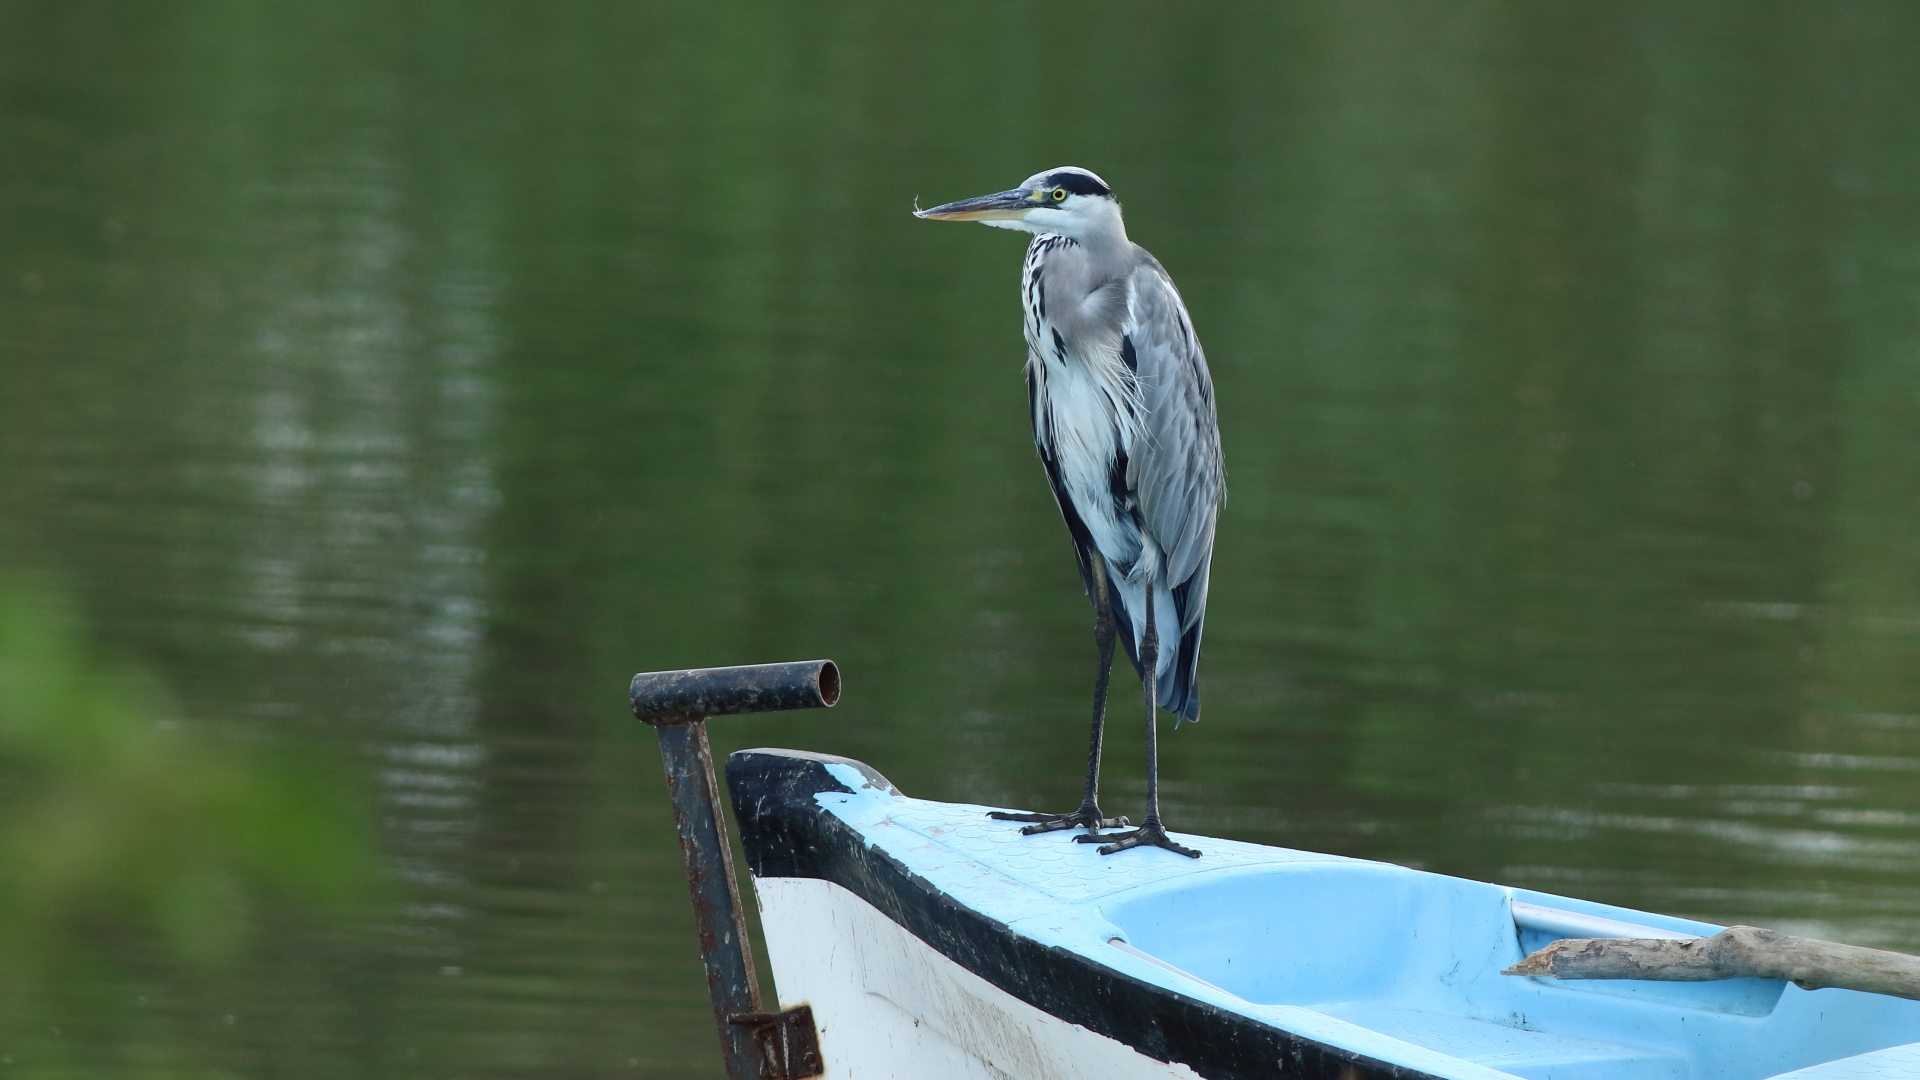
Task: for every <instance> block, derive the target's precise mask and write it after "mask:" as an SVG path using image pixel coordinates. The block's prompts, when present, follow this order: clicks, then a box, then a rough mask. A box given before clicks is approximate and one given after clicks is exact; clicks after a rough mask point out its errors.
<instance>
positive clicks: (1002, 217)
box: [913, 188, 1035, 221]
mask: <svg viewBox="0 0 1920 1080" xmlns="http://www.w3.org/2000/svg"><path fill="white" fill-rule="evenodd" d="M1034 205H1035V204H1034V196H1033V194H1032V193H1031V192H1029V191H1027V190H1026V189H1025V188H1014V189H1013V190H1012V191H1002V192H999V193H997V194H993V195H981V196H978V197H977V198H972V199H961V200H960V201H959V202H950V203H946V204H944V205H941V206H936V207H934V208H933V209H931V210H915V211H914V212H913V216H914V217H917V218H927V219H928V220H931V221H1018V220H1020V219H1021V218H1023V217H1026V216H1027V214H1028V212H1029V211H1031V210H1032V209H1033V208H1034Z"/></svg>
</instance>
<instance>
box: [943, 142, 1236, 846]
mask: <svg viewBox="0 0 1920 1080" xmlns="http://www.w3.org/2000/svg"><path fill="white" fill-rule="evenodd" d="M914 213H915V214H916V215H917V216H919V217H922V218H930V219H933V220H936V221H977V222H980V223H981V224H982V225H990V226H993V227H995V228H1001V229H1016V230H1019V231H1021V232H1027V233H1032V234H1034V237H1033V240H1032V241H1031V242H1030V243H1029V244H1028V245H1027V258H1026V263H1025V265H1024V266H1023V267H1022V268H1021V271H1020V300H1021V306H1022V307H1023V308H1024V309H1025V312H1026V338H1027V365H1026V377H1027V399H1028V406H1029V410H1030V413H1031V419H1032V422H1033V443H1034V447H1035V449H1036V450H1038V452H1039V455H1040V462H1041V464H1042V465H1044V466H1045V468H1046V473H1047V481H1048V483H1049V484H1051V485H1052V487H1053V497H1054V501H1055V502H1056V503H1058V504H1059V507H1060V516H1061V517H1062V518H1064V519H1066V525H1067V531H1068V533H1069V534H1071V535H1072V538H1073V547H1074V554H1075V555H1076V557H1077V559H1078V561H1079V564H1080V580H1081V584H1082V585H1083V586H1084V587H1085V588H1086V591H1087V596H1088V598H1089V599H1091V600H1092V601H1093V610H1094V623H1093V625H1094V631H1093V633H1094V642H1095V644H1096V646H1097V647H1098V649H1099V653H1100V667H1099V673H1098V675H1097V676H1096V677H1095V681H1094V691H1093V735H1092V745H1091V747H1090V748H1089V749H1088V751H1087V786H1086V795H1085V798H1083V799H1082V801H1081V804H1080V808H1079V809H1077V810H1074V811H1071V812H1069V813H1065V814H1003V813H996V814H995V815H994V816H995V817H998V818H1002V819H1006V820H1014V821H1028V822H1032V824H1030V825H1028V826H1027V827H1026V828H1025V829H1024V830H1022V831H1023V832H1027V833H1036V832H1050V831H1053V830H1056V829H1072V828H1084V829H1086V830H1087V831H1086V832H1085V833H1084V834H1082V835H1080V836H1078V837H1075V839H1076V840H1080V841H1085V842H1104V846H1102V847H1101V848H1100V852H1101V854H1112V853H1113V852H1116V851H1122V850H1125V849H1127V848H1131V847H1141V846H1155V847H1163V848H1166V849H1168V850H1170V851H1176V852H1179V853H1180V854H1182V855H1187V856H1191V857H1193V858H1198V857H1199V856H1200V853H1199V852H1198V851H1195V850H1193V849H1192V848H1188V847H1183V846H1181V845H1180V844H1177V843H1175V842H1174V841H1173V840H1172V839H1170V838H1169V837H1168V836H1167V832H1166V829H1165V827H1164V826H1163V825H1162V824H1161V821H1160V782H1159V767H1160V760H1159V744H1158V738H1157V735H1158V732H1157V728H1156V721H1157V719H1158V715H1159V714H1158V709H1159V708H1165V709H1167V710H1168V711H1170V712H1172V713H1173V714H1174V717H1175V718H1174V726H1175V727H1176V728H1177V727H1179V725H1180V722H1181V721H1182V720H1198V719H1199V718H1200V683H1199V671H1198V669H1199V664H1200V630H1201V625H1202V623H1203V621H1204V619H1205V616H1206V611H1207V573H1208V569H1209V566H1210V564H1211V563H1212V560H1213V530H1214V521H1215V518H1216V517H1217V515H1218V512H1219V507H1220V501H1221V499H1222V498H1223V497H1224V495H1225V492H1226V479H1225V471H1224V468H1223V466H1222V463H1221V456H1220V428H1219V422H1218V420H1217V418H1216V415H1215V410H1214V402H1213V379H1212V376H1211V375H1209V374H1208V372H1207V360H1206V357H1205V355H1204V354H1202V353H1201V351H1200V341H1199V339H1198V338H1197V337H1195V336H1194V332H1193V320H1192V319H1190V318H1189V317H1188V315H1187V308H1186V305H1185V304H1183V303H1182V302H1181V300H1180V292H1179V290H1178V289H1176V288H1174V285H1173V279H1172V278H1170V277H1168V276H1167V272H1166V270H1165V269H1163V268H1162V267H1161V266H1160V263H1159V261H1158V260H1156V259H1155V258H1154V257H1153V256H1152V255H1150V254H1148V253H1147V250H1146V249H1145V248H1143V247H1141V246H1140V245H1138V244H1135V243H1134V242H1132V241H1131V240H1129V239H1127V230H1126V225H1125V224H1124V223H1123V222H1122V220H1121V216H1120V203H1119V202H1118V201H1117V200H1115V199H1114V197H1113V192H1112V190H1111V189H1109V188H1108V187H1107V185H1106V183H1105V182H1104V181H1102V180H1101V179H1100V178H1099V177H1098V176H1095V175H1094V174H1093V173H1091V172H1088V171H1087V170H1085V169H1079V168H1073V167H1063V168H1058V169H1048V170H1047V171H1045V172H1040V173H1035V174H1034V175H1032V176H1030V177H1028V178H1027V179H1026V181H1025V182H1023V183H1022V184H1021V185H1020V186H1019V187H1017V188H1013V189H1012V190H1009V191H1002V192H999V193H997V194H993V195H982V196H979V197H978V198H972V199H962V200H960V201H959V202H951V203H947V204H945V205H943V206H936V207H934V208H932V209H931V210H919V209H916V210H915V211H914ZM1163 621H1165V622H1168V623H1169V624H1170V625H1169V632H1168V633H1167V634H1166V635H1165V637H1164V639H1163V637H1162V635H1161V633H1160V624H1161V622H1163ZM1116 636H1117V637H1119V638H1120V640H1121V641H1123V642H1124V643H1125V644H1126V647H1127V656H1128V658H1129V659H1131V660H1132V661H1133V665H1134V669H1135V670H1136V671H1138V672H1139V674H1140V681H1141V687H1142V689H1143V690H1144V691H1145V693H1146V705H1147V813H1146V819H1145V820H1144V821H1142V822H1141V823H1140V827H1139V828H1137V829H1133V830H1130V831H1127V832H1114V833H1103V832H1101V830H1102V829H1106V828H1112V827H1116V826H1122V825H1126V824H1127V820H1126V819H1125V818H1105V817H1103V816H1102V814H1101V810H1100V800H1099V789H1100V747H1101V730H1102V727H1103V725H1104V721H1105V718H1106V705H1107V683H1108V679H1109V677H1110V675H1111V673H1112V670H1113V643H1114V639H1115V637H1116Z"/></svg>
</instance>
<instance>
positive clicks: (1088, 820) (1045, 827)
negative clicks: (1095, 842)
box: [987, 804, 1127, 836]
mask: <svg viewBox="0 0 1920 1080" xmlns="http://www.w3.org/2000/svg"><path fill="white" fill-rule="evenodd" d="M987 816H988V817H990V818H992V819H994V820H995V821H1031V822H1033V824H1031V825H1029V826H1027V827H1026V828H1024V829H1021V830H1020V834H1021V835H1022V836H1032V835H1034V834H1036V833H1049V832H1059V831H1060V830H1062V829H1089V830H1097V829H1118V828H1122V827H1124V826H1125V825H1126V824H1127V819H1126V818H1123V817H1101V816H1100V808H1099V807H1098V806H1087V805H1084V804H1083V805H1082V806H1081V807H1080V809H1078V810H1075V811H1074V812H1072V813H1070V814H1016V813H1010V812H1008V811H1005V810H995V811H993V812H991V813H989V814H988V815H987Z"/></svg>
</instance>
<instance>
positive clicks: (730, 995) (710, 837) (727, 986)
mask: <svg viewBox="0 0 1920 1080" xmlns="http://www.w3.org/2000/svg"><path fill="white" fill-rule="evenodd" d="M629 695H630V698H631V700H632V702H633V714H634V715H635V716H636V717H638V718H640V719H641V720H643V721H645V722H646V723H648V724H651V725H653V729H654V731H655V733H656V734H658V735H659V736H660V759H661V763H662V764H663V765H664V766H665V767H666V772H667V792H668V795H669V796H670V797H671V799H672V801H673V822H674V826H675V828H676V829H677V830H678V831H679V833H680V854H681V856H682V857H683V858H684V859H685V860H686V864H687V890H688V892H689V893H691V894H692V897H693V916H694V922H695V924H696V925H697V926H698V928H699V931H700V955H701V958H702V960H704V961H705V963H706V968H707V990H708V993H709V995H710V996H711V997H712V999H713V1016H714V1023H715V1025H716V1026H717V1027H718V1028H719V1032H720V1048H721V1053H722V1055H723V1056H724V1057H725V1059H726V1066H727V1077H728V1080H797V1078H800V1077H807V1076H817V1075H819V1072H820V1067H819V1066H820V1062H819V1049H818V1043H817V1041H815V1039H814V1031H813V1019H812V1014H811V1013H810V1012H809V1013H807V1014H806V1015H805V1016H804V1018H803V1017H801V1016H800V1015H798V1010H793V1012H794V1014H795V1015H792V1016H789V1015H788V1014H785V1013H773V1014H769V1013H767V1012H766V1011H765V1010H763V1009H762V1008H761V998H760V980H759V976H758V975H757V974H756V973H755V972H754V968H753V948H752V946H751V944H750V943H749V942H748V940H747V919H746V911H745V909H744V908H743V907H742V905H741V903H740V887H739V884H738V883H737V881H736V880H735V878H734V874H733V850H732V847H731V846H730V845H729V843H728V840H727V824H726V823H727V819H726V814H725V811H724V810H723V809H722V806H721V802H720V799H721V795H720V785H719V784H718V782H717V781H716V779H715V776H714V769H713V748H712V746H711V745H710V744H709V743H708V741H707V724H706V720H707V718H708V717H710V716H727V715H735V714H740V713H755V712H776V711H782V710H787V709H818V708H827V707H831V706H832V705H833V704H834V702H836V701H838V700H840V669H839V668H838V667H836V666H834V663H833V661H831V660H805V661H801V662H799V663H792V664H754V665H749V666H745V667H725V668H695V669H693V670H690V671H648V672H641V673H640V674H638V675H635V676H634V677H633V683H632V685H631V686H630V687H629ZM801 1026H804V1028H805V1031H804V1032H799V1031H798V1030H797V1029H798V1028H799V1027H801Z"/></svg>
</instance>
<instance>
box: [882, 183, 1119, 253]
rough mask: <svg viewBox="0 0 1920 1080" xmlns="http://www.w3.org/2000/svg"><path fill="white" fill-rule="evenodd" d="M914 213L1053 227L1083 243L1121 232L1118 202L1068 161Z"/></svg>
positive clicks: (1025, 228)
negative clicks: (1007, 185) (1013, 183)
mask: <svg viewBox="0 0 1920 1080" xmlns="http://www.w3.org/2000/svg"><path fill="white" fill-rule="evenodd" d="M913 216H915V217H919V218H928V219H931V220H933V221H977V222H979V223H980V224H982V225H991V226H993V227H995V228H998V229H1018V230H1020V231H1021V232H1030V233H1058V234H1059V235H1061V236H1065V237H1068V238H1070V239H1073V240H1078V241H1080V242H1082V243H1085V242H1087V241H1089V240H1095V239H1099V238H1102V237H1108V236H1111V237H1119V238H1124V237H1125V236H1126V229H1125V228H1124V227H1123V226H1122V225H1121V222H1120V202H1119V200H1117V199H1115V198H1114V197H1113V192H1112V190H1110V189H1109V188H1108V187H1107V184H1106V181H1104V180H1102V179H1100V178H1099V177H1098V176H1095V175H1094V174H1092V173H1091V172H1088V171H1087V170H1085V169H1079V168H1074V167H1073V166H1071V165H1068V166H1062V167H1061V168H1058V169H1048V170H1046V171H1045V172H1038V173H1034V174H1033V175H1032V176H1029V177H1027V179H1026V180H1025V181H1024V182H1022V183H1021V185H1020V186H1019V187H1017V188H1013V189H1012V190H1009V191H1001V192H996V193H994V194H992V195H981V196H978V197H976V198H972V199H961V200H960V201H959V202H950V203H946V204H944V205H941V206H936V207H934V208H932V209H931V210H919V209H916V210H914V212H913Z"/></svg>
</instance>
